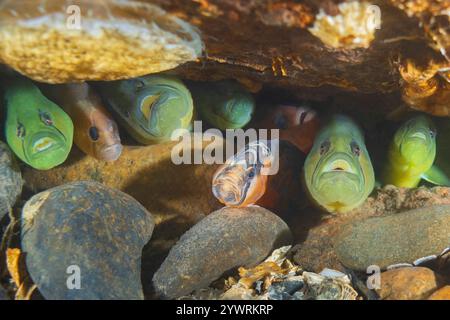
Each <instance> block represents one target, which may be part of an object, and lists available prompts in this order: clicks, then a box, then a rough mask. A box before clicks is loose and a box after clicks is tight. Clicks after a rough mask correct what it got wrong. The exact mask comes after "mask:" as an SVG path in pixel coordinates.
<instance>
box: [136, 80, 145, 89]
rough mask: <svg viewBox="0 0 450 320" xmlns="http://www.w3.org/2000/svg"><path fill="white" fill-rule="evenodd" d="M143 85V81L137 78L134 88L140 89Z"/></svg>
mask: <svg viewBox="0 0 450 320" xmlns="http://www.w3.org/2000/svg"><path fill="white" fill-rule="evenodd" d="M143 87H145V83H144V81H142V80H139V79H137V80H136V82H135V85H134V88H135V89H136V91H139V90H141V89H142V88H143Z"/></svg>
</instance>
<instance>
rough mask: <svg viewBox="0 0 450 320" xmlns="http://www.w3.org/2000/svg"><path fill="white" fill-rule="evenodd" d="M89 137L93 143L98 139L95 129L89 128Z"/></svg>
mask: <svg viewBox="0 0 450 320" xmlns="http://www.w3.org/2000/svg"><path fill="white" fill-rule="evenodd" d="M89 137H91V139H92V140H93V141H97V140H98V139H99V138H100V135H99V133H98V129H97V127H90V128H89Z"/></svg>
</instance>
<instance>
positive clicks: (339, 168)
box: [322, 159, 356, 174]
mask: <svg viewBox="0 0 450 320" xmlns="http://www.w3.org/2000/svg"><path fill="white" fill-rule="evenodd" d="M326 172H346V173H352V174H356V172H355V170H354V168H353V166H352V165H351V164H350V162H349V161H347V160H345V159H336V160H333V161H331V162H330V163H329V164H327V165H326V166H325V168H324V169H323V171H322V173H326Z"/></svg>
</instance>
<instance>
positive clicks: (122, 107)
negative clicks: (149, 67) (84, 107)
mask: <svg viewBox="0 0 450 320" xmlns="http://www.w3.org/2000/svg"><path fill="white" fill-rule="evenodd" d="M100 92H101V94H102V97H103V99H104V100H105V101H106V102H107V103H108V104H109V106H110V107H111V108H112V109H113V111H114V112H115V113H116V114H117V115H118V118H119V119H118V120H119V122H120V123H121V124H122V126H123V127H125V129H126V130H127V131H128V133H129V134H130V135H131V136H132V137H133V138H134V139H135V140H137V141H138V142H140V143H142V144H153V143H160V142H164V141H170V139H171V137H172V134H173V133H174V131H175V130H177V129H188V128H189V127H190V125H191V122H192V116H193V109H194V106H193V101H192V97H191V94H190V92H189V90H188V89H187V88H186V87H185V85H184V84H183V82H181V81H180V80H179V79H177V78H175V77H172V76H166V75H150V76H145V77H140V78H135V79H131V80H122V81H114V82H107V83H103V84H101V85H100Z"/></svg>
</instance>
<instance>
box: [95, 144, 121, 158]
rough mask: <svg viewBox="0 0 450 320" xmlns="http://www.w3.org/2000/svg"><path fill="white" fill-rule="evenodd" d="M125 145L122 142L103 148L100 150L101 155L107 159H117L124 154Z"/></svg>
mask: <svg viewBox="0 0 450 320" xmlns="http://www.w3.org/2000/svg"><path fill="white" fill-rule="evenodd" d="M122 151H123V146H122V145H121V144H113V145H109V146H106V147H104V148H101V149H100V150H99V152H98V153H99V157H100V158H101V159H103V160H105V161H116V160H117V159H119V157H120V155H121V154H122Z"/></svg>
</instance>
